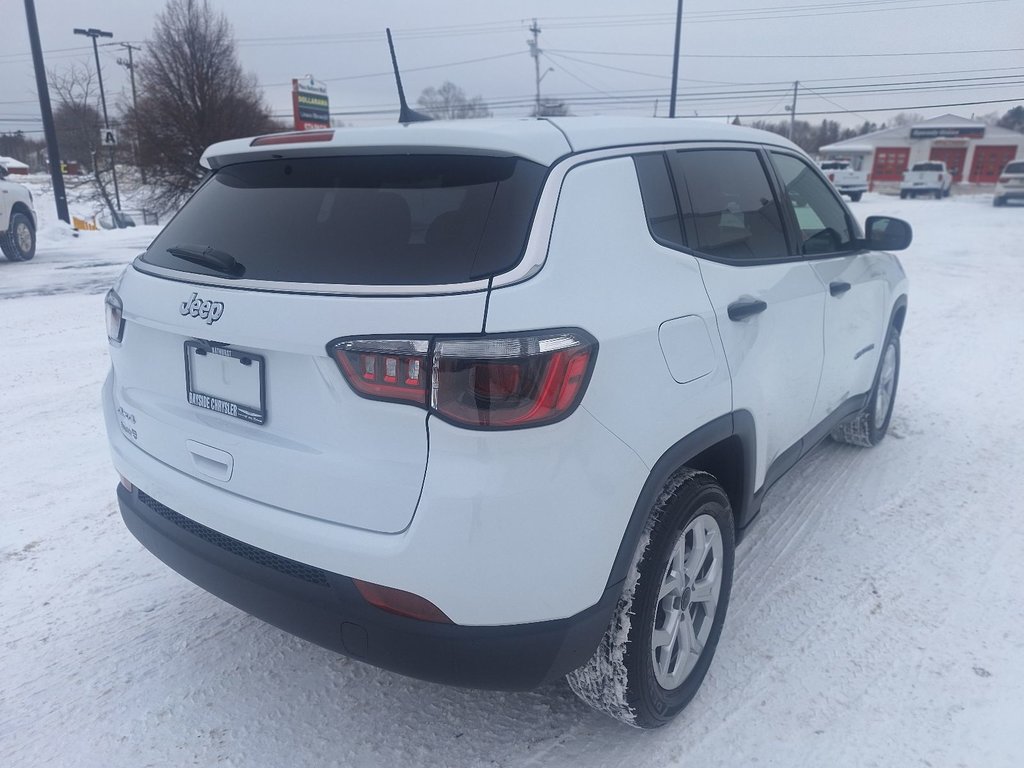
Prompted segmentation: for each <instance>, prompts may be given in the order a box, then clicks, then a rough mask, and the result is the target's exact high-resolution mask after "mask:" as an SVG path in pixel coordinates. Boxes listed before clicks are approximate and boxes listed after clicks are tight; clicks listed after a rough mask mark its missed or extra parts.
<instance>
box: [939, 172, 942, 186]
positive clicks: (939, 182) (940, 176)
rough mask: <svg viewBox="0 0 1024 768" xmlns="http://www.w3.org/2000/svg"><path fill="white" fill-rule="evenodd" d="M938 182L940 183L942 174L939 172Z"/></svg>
mask: <svg viewBox="0 0 1024 768" xmlns="http://www.w3.org/2000/svg"><path fill="white" fill-rule="evenodd" d="M939 183H940V184H941V183H942V174H941V173H940V174H939Z"/></svg>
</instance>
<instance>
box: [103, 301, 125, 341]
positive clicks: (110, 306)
mask: <svg viewBox="0 0 1024 768" xmlns="http://www.w3.org/2000/svg"><path fill="white" fill-rule="evenodd" d="M103 303H104V305H105V306H106V315H107V339H109V340H110V341H112V342H114V343H115V344H120V343H121V339H122V338H123V337H124V304H123V303H122V301H121V297H120V296H118V295H117V291H115V290H114V289H113V288H111V289H110V290H109V291H107V296H106V298H105V299H104V301H103Z"/></svg>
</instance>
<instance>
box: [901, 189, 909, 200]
mask: <svg viewBox="0 0 1024 768" xmlns="http://www.w3.org/2000/svg"><path fill="white" fill-rule="evenodd" d="M908 197H910V193H909V192H908V191H907V190H905V189H901V190H900V200H906V199H907V198H908Z"/></svg>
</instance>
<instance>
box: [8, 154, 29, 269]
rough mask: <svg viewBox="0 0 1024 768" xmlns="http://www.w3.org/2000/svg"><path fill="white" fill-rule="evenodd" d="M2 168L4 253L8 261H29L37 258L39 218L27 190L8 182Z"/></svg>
mask: <svg viewBox="0 0 1024 768" xmlns="http://www.w3.org/2000/svg"><path fill="white" fill-rule="evenodd" d="M6 177H7V169H6V168H4V167H3V166H2V165H0V250H2V251H3V253H4V256H6V257H7V260H8V261H28V260H29V259H31V258H32V257H33V256H35V255H36V214H35V211H34V210H33V208H32V193H31V192H30V191H29V190H28V188H27V187H24V186H22V185H21V184H15V183H14V182H12V181H7V180H6Z"/></svg>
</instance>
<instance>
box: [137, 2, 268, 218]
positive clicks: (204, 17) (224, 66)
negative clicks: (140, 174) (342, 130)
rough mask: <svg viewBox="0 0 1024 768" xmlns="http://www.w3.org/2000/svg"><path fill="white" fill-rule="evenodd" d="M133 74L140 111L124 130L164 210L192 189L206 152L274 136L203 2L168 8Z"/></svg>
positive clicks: (223, 31)
mask: <svg viewBox="0 0 1024 768" xmlns="http://www.w3.org/2000/svg"><path fill="white" fill-rule="evenodd" d="M137 66H138V72H137V74H138V89H139V101H138V109H137V110H134V109H129V110H128V117H129V119H128V120H127V123H128V126H129V127H130V129H131V130H132V131H134V132H135V133H136V140H137V142H138V147H139V162H140V165H142V166H143V167H144V168H145V169H146V171H147V173H149V174H150V176H151V180H152V182H153V183H154V185H155V187H154V190H153V198H154V202H155V203H156V204H158V205H160V206H162V207H173V206H176V205H178V204H180V203H181V201H182V200H183V199H184V198H185V197H187V196H188V195H189V194H191V192H192V191H193V190H194V189H195V188H196V186H197V185H198V184H199V182H200V181H201V180H202V178H203V176H204V172H203V169H202V168H200V166H199V158H200V156H201V155H202V153H203V150H204V149H206V147H208V146H209V145H210V144H213V143H214V142H218V141H223V140H225V139H233V138H239V137H242V136H251V135H253V134H257V133H267V132H270V131H274V130H277V129H278V126H277V124H276V123H275V122H274V121H273V120H272V119H271V116H270V112H269V110H268V109H267V107H266V106H265V105H264V103H263V98H262V94H261V93H260V91H259V89H258V87H257V85H256V80H255V78H254V77H252V76H251V75H248V74H246V73H245V72H243V71H242V67H241V64H239V61H238V54H237V52H236V50H235V41H234V36H233V33H232V31H231V25H230V24H229V23H228V20H227V18H226V17H225V16H224V15H223V14H219V13H215V12H214V11H213V10H212V9H211V8H210V5H209V3H208V2H207V0H169V2H168V3H167V5H166V6H165V7H164V10H163V12H162V13H161V14H160V16H158V17H157V22H156V26H155V28H154V30H153V35H152V39H151V41H150V43H149V44H148V45H147V46H146V51H145V54H144V55H143V56H142V57H141V59H140V61H139V63H138V65H137Z"/></svg>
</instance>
